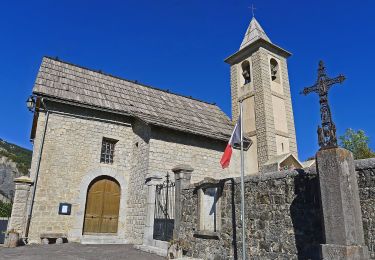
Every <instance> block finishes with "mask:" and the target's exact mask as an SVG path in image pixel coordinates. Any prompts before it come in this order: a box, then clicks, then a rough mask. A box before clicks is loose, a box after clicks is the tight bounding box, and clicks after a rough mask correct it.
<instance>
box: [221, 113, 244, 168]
mask: <svg viewBox="0 0 375 260" xmlns="http://www.w3.org/2000/svg"><path fill="white" fill-rule="evenodd" d="M238 144H241V117H240V118H239V119H238V121H237V124H236V125H235V126H234V129H233V132H232V135H231V136H230V139H229V142H228V144H227V147H226V148H225V151H224V154H223V156H222V157H221V160H220V164H221V167H222V168H223V169H224V168H227V167H228V166H229V163H230V159H231V157H232V152H233V148H234V146H235V145H238Z"/></svg>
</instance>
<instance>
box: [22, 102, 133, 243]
mask: <svg viewBox="0 0 375 260" xmlns="http://www.w3.org/2000/svg"><path fill="white" fill-rule="evenodd" d="M47 105H48V106H49V108H50V109H54V110H57V111H59V112H61V111H62V112H63V113H72V114H74V116H71V115H69V114H60V113H55V112H52V113H51V114H50V116H49V120H48V127H47V132H46V137H45V142H44V148H43V153H42V160H41V165H40V172H39V178H38V183H37V187H36V196H35V203H34V208H33V214H32V219H31V225H30V233H29V241H30V242H32V243H33V242H34V243H38V242H40V239H39V234H40V233H45V232H54V233H56V232H58V233H68V239H69V240H70V241H76V242H79V237H80V236H81V235H82V227H83V214H84V211H85V199H86V193H87V188H88V187H81V184H82V183H85V184H87V185H88V184H89V183H90V182H91V180H87V183H86V182H83V180H85V179H87V178H90V176H91V175H90V173H93V175H92V180H93V179H94V178H95V177H97V175H98V173H99V174H100V172H114V173H115V175H116V174H117V176H119V177H120V178H122V179H124V180H125V183H128V179H129V173H130V171H131V162H132V161H133V160H132V150H131V149H132V145H133V135H134V134H133V131H132V127H131V125H130V122H129V121H125V119H124V118H119V117H115V116H111V115H108V114H103V113H100V112H95V111H90V110H85V109H82V108H77V109H75V108H73V107H61V106H58V105H57V104H56V105H55V104H47ZM106 120H110V121H106ZM44 121H45V116H44V114H43V113H41V114H40V116H39V121H38V127H37V133H36V139H35V140H34V147H33V158H32V165H31V176H30V177H31V179H32V180H34V179H35V174H36V168H37V161H38V156H39V154H38V152H39V146H40V143H41V136H42V131H43V128H44ZM103 137H108V138H113V139H116V140H118V142H117V143H116V151H115V155H114V163H113V164H112V165H106V164H101V163H100V152H101V145H102V138H103ZM119 183H121V181H120V180H119ZM121 191H122V192H129V191H128V190H127V189H126V187H121ZM122 194H124V193H122ZM31 197H32V196H29V198H31ZM60 202H67V203H71V204H72V212H71V215H67V216H64V215H59V214H58V207H59V203H60ZM122 203H123V204H122V207H125V206H126V203H125V202H122ZM29 205H30V202H29ZM77 219H79V221H77ZM119 231H120V233H122V234H124V236H125V233H126V230H125V223H119Z"/></svg>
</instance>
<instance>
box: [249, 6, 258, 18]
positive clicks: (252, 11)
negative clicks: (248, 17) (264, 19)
mask: <svg viewBox="0 0 375 260" xmlns="http://www.w3.org/2000/svg"><path fill="white" fill-rule="evenodd" d="M249 9H251V13H252V14H253V17H255V12H254V11H255V10H256V8H255V7H254V5H253V4H251V6H249Z"/></svg>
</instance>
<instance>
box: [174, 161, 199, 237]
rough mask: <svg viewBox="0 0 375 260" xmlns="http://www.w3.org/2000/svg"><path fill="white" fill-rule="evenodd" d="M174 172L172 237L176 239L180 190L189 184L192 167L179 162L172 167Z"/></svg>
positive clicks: (178, 226)
mask: <svg viewBox="0 0 375 260" xmlns="http://www.w3.org/2000/svg"><path fill="white" fill-rule="evenodd" d="M172 171H173V173H174V181H175V184H176V187H175V207H174V210H175V211H174V212H175V214H174V230H173V238H174V239H178V234H179V232H180V221H181V209H182V205H181V191H182V190H183V189H185V188H187V187H188V186H189V185H190V179H191V173H192V172H193V171H194V169H193V168H192V167H191V166H190V165H186V164H180V165H177V166H176V167H174V168H173V169H172Z"/></svg>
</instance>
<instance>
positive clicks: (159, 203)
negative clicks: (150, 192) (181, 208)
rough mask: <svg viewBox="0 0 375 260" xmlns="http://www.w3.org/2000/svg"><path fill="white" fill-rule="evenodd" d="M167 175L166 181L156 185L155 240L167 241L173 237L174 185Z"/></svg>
mask: <svg viewBox="0 0 375 260" xmlns="http://www.w3.org/2000/svg"><path fill="white" fill-rule="evenodd" d="M169 177H170V176H169V173H167V175H166V180H165V181H164V182H163V183H162V184H159V185H156V190H155V214H154V235H153V238H154V239H156V240H162V241H169V240H171V239H172V237H173V228H174V201H175V199H174V195H175V183H174V182H172V181H170V179H169Z"/></svg>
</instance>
